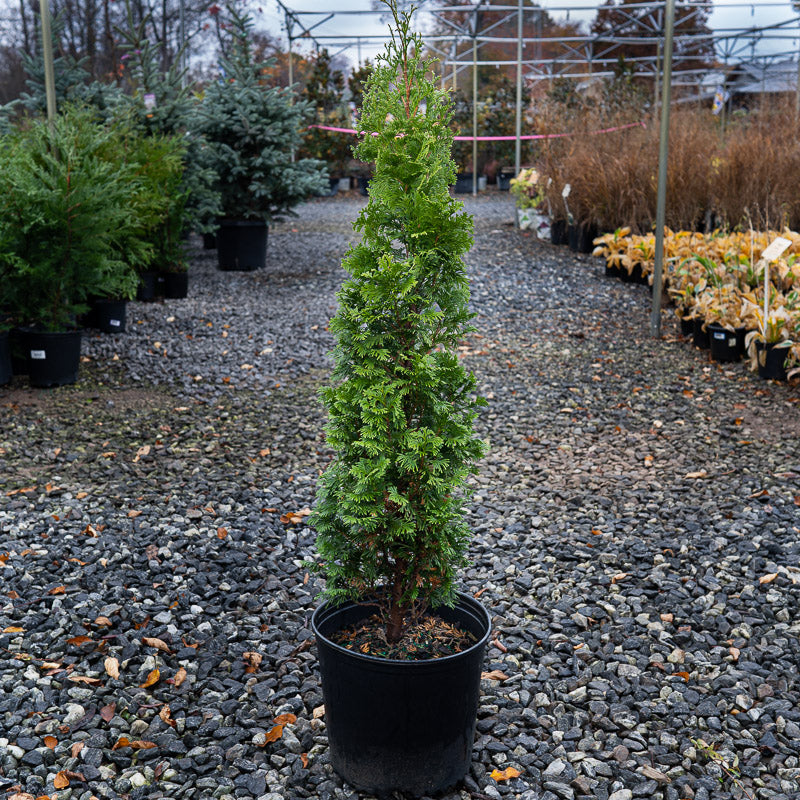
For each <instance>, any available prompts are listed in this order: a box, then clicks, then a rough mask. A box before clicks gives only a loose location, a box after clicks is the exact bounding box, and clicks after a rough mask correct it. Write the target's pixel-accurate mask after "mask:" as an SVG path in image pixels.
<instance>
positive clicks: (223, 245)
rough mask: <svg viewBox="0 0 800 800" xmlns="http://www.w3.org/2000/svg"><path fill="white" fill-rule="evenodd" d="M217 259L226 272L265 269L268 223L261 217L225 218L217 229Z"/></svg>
mask: <svg viewBox="0 0 800 800" xmlns="http://www.w3.org/2000/svg"><path fill="white" fill-rule="evenodd" d="M217 261H218V264H219V268H220V269H221V270H224V271H226V272H230V271H234V270H241V271H245V272H249V271H252V270H256V269H263V267H264V266H265V264H266V263H267V223H266V222H264V220H261V219H223V220H222V221H221V222H220V225H219V230H218V231H217Z"/></svg>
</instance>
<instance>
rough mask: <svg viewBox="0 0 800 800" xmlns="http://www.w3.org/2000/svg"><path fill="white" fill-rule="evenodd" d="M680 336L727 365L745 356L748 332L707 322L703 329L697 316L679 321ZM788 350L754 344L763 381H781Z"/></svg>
mask: <svg viewBox="0 0 800 800" xmlns="http://www.w3.org/2000/svg"><path fill="white" fill-rule="evenodd" d="M681 333H682V334H683V335H684V336H687V337H688V336H691V337H692V344H693V345H694V346H695V347H697V348H699V349H700V350H709V351H710V353H711V358H712V359H713V360H714V361H719V362H722V363H726V362H727V363H730V362H735V361H739V360H740V359H741V358H743V357H744V356H745V355H746V353H747V349H746V345H745V340H746V338H747V334H748V333H750V331H749V330H748V329H747V328H736V329H735V330H732V331H731V330H728V328H725V327H723V326H722V325H719V324H717V323H714V322H712V323H710V324H709V325H706V326H705V330H704V329H703V320H702V319H700V318H699V317H684V318H682V319H681ZM787 353H788V351H787V349H786V348H785V347H776V346H775V345H774V344H773V343H771V342H767V343H766V344H765V343H764V342H760V341H757V342H756V355H757V360H758V374H759V376H760V377H762V378H764V379H765V380H773V381H785V380H786V368H785V367H784V365H783V363H784V361H785V360H786V355H787Z"/></svg>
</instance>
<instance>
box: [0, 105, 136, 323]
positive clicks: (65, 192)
mask: <svg viewBox="0 0 800 800" xmlns="http://www.w3.org/2000/svg"><path fill="white" fill-rule="evenodd" d="M116 140H117V134H116V133H115V132H113V131H111V130H108V129H106V128H104V127H102V126H100V125H99V124H97V122H96V121H95V120H94V118H93V117H92V115H91V114H89V113H88V112H86V111H75V110H72V111H69V112H68V113H66V114H63V115H61V116H60V117H59V118H58V119H56V120H55V122H54V123H53V125H52V126H51V125H49V124H48V123H46V122H45V121H43V120H40V121H37V122H34V123H33V124H32V125H31V126H30V127H28V128H25V129H23V130H17V131H15V132H13V133H11V134H10V135H8V136H6V137H5V138H4V139H3V140H2V142H1V143H0V270H1V271H2V274H3V280H2V282H1V283H0V306H5V307H7V308H9V309H10V310H11V312H12V314H13V316H14V319H15V322H16V323H17V324H24V325H35V326H39V327H41V328H43V329H45V330H62V329H65V328H69V327H71V326H73V325H74V324H75V318H76V316H77V315H78V314H81V313H83V312H85V311H86V310H87V309H88V304H87V299H88V298H89V297H90V295H93V294H106V295H113V296H125V295H127V296H131V295H132V293H133V292H134V291H135V288H136V283H137V280H136V275H135V274H134V272H133V271H132V270H131V268H130V266H129V259H130V258H134V259H135V258H137V257H139V258H141V257H142V251H143V250H144V249H145V247H144V245H143V244H142V243H141V242H140V241H139V240H138V239H137V238H136V237H135V236H134V235H133V231H134V230H135V227H136V225H137V215H136V213H135V209H134V208H133V200H134V197H135V194H136V190H137V181H136V176H135V175H134V173H133V171H132V170H131V169H130V168H128V167H126V166H125V165H124V164H120V163H119V162H117V163H114V161H112V160H110V159H109V158H108V157H107V153H108V152H109V151H114V150H115V149H118V146H119V145H118V144H116V143H115V142H116Z"/></svg>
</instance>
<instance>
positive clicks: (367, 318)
mask: <svg viewBox="0 0 800 800" xmlns="http://www.w3.org/2000/svg"><path fill="white" fill-rule="evenodd" d="M386 5H387V6H388V7H389V9H390V11H391V13H392V15H393V18H394V26H393V29H392V38H391V41H390V42H389V43H388V45H387V49H386V52H385V53H384V55H383V56H381V57H379V59H378V61H377V64H376V67H375V71H374V73H373V74H372V75H371V76H370V79H369V81H368V84H367V94H366V97H365V101H364V109H363V114H362V117H361V120H360V123H359V127H360V130H359V134H360V137H361V141H360V143H359V144H358V145H357V147H356V148H355V155H356V157H357V158H359V159H361V160H363V161H368V162H369V161H372V162H374V163H375V176H374V178H373V180H372V183H371V184H370V200H369V204H368V205H367V206H366V207H365V208H364V209H363V210H362V212H361V214H360V215H359V218H358V220H357V222H356V223H355V228H356V230H357V231H360V232H361V235H362V238H361V241H360V242H359V243H358V244H356V245H354V246H353V247H352V248H351V249H350V250H349V251H348V252H347V254H346V255H345V258H344V261H343V266H344V268H345V269H346V271H347V272H348V273H349V276H350V277H349V279H348V280H346V281H345V283H344V285H343V287H342V289H341V291H340V293H339V309H338V312H337V314H336V316H335V317H334V318H333V320H332V322H331V330H332V332H333V334H334V335H335V337H336V342H337V344H336V347H335V349H334V352H333V355H334V361H335V368H334V373H333V378H332V382H331V384H330V385H329V386H328V387H327V388H326V389H324V390H323V393H322V397H323V401H324V403H325V406H326V408H327V411H328V418H329V421H328V426H327V428H326V432H327V440H328V443H329V445H330V446H331V447H332V448H333V450H334V452H335V455H334V459H333V461H332V462H331V464H330V465H329V467H328V468H327V470H326V471H325V472H324V473H323V475H322V476H321V478H320V481H319V485H318V492H317V502H316V506H315V509H314V515H313V517H312V523H313V525H314V526H315V528H316V531H317V534H318V535H317V549H318V553H319V567H320V571H321V572H322V573H323V574H324V576H325V578H326V591H325V594H326V596H327V597H328V598H329V599H330V600H331V601H333V602H337V601H343V600H345V599H358V598H362V597H364V596H365V595H369V594H375V593H377V594H378V595H379V596H380V597H381V601H380V602H381V606H382V610H383V613H384V616H385V619H386V626H387V627H386V634H387V638H388V640H389V641H392V642H395V641H398V640H399V638H400V637H401V635H402V630H403V625H404V623H405V622H406V621H407V619H408V618H409V615H410V614H411V613H412V612H416V611H418V610H419V609H420V608H423V607H427V606H428V605H432V606H436V605H441V604H448V605H452V603H453V602H454V599H455V588H454V582H455V577H456V570H457V568H458V567H459V566H462V565H463V564H464V563H465V553H466V549H467V545H468V541H469V529H468V526H467V524H466V522H465V518H464V513H465V509H464V503H465V499H466V497H467V491H466V489H467V485H466V484H467V478H468V476H469V475H470V474H471V473H474V472H475V462H476V460H477V459H478V458H480V457H481V456H482V454H483V452H484V444H483V442H482V441H481V440H480V439H479V438H477V436H476V435H475V433H474V430H473V423H474V420H475V416H476V413H477V409H478V407H479V406H480V405H483V403H484V401H483V400H482V399H481V398H478V397H477V396H476V393H475V389H476V387H475V378H474V376H473V375H472V374H471V373H469V372H467V371H466V370H465V369H464V367H463V366H462V365H461V363H460V362H459V360H458V356H457V346H458V344H459V343H460V342H461V341H462V340H463V339H464V336H465V335H466V334H468V333H469V332H470V331H472V330H473V328H472V327H471V325H470V320H471V319H472V317H473V316H474V315H473V314H471V312H470V311H469V309H468V302H469V285H468V282H467V277H466V271H465V266H464V262H463V256H464V254H465V253H466V252H467V250H468V249H469V248H470V246H471V244H472V218H471V217H470V216H469V215H468V214H466V213H464V212H463V210H462V206H461V203H459V202H456V201H455V200H454V199H453V198H451V196H450V193H449V191H448V187H449V185H450V184H451V183H452V182H453V180H454V177H455V166H454V164H453V162H452V160H451V158H450V150H451V145H452V133H451V131H450V130H449V128H448V124H449V121H450V116H451V103H450V97H449V95H448V93H447V91H443V90H441V89H439V88H437V87H436V85H435V84H434V83H433V81H432V80H431V78H430V77H429V76H430V68H431V61H430V60H427V59H423V57H422V55H421V54H422V52H423V47H422V40H421V37H420V36H419V35H418V34H415V33H412V32H411V30H410V19H411V13H412V12H406V13H400V12H398V10H397V7H396V4H395V3H394V2H391V3H388V2H387V3H386Z"/></svg>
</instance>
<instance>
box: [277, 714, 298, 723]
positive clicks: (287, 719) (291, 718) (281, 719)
mask: <svg viewBox="0 0 800 800" xmlns="http://www.w3.org/2000/svg"><path fill="white" fill-rule="evenodd" d="M295 722H297V717H296V716H295V715H294V714H279V715H278V716H277V717H275V721H274V724H275V725H294V723H295Z"/></svg>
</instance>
